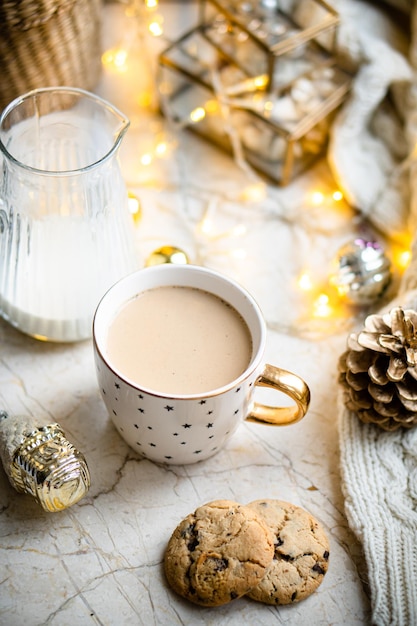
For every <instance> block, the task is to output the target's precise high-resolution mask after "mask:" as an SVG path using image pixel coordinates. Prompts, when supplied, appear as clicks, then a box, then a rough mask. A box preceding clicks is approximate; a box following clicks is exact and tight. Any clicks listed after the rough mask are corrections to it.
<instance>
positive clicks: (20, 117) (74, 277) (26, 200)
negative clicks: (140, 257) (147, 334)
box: [0, 87, 137, 341]
mask: <svg viewBox="0 0 417 626" xmlns="http://www.w3.org/2000/svg"><path fill="white" fill-rule="evenodd" d="M128 126H129V121H128V120H127V119H126V117H125V116H123V115H122V113H121V112H120V111H118V110H117V109H116V108H115V107H113V106H112V105H111V104H109V103H108V102H106V101H105V100H103V99H102V98H100V97H98V96H96V95H94V94H92V93H89V92H87V91H83V90H81V89H72V88H67V87H58V88H56V87H51V88H45V89H36V90H34V91H31V92H29V93H28V94H26V95H24V96H22V97H20V98H17V99H16V100H14V101H13V102H12V103H11V104H9V105H8V106H7V107H6V108H5V109H4V111H3V113H2V115H1V117H0V150H1V153H2V156H3V163H2V170H3V172H2V180H1V181H0V313H1V315H2V316H3V317H4V318H5V319H7V320H8V321H9V322H10V323H11V324H13V325H14V326H15V327H17V328H19V329H20V330H22V331H23V332H25V333H27V334H29V335H32V336H34V337H36V338H38V339H44V340H50V341H77V340H81V339H85V338H88V337H90V336H91V330H92V317H93V314H94V310H95V308H96V305H97V304H98V301H99V299H100V298H101V296H102V295H104V293H105V291H106V290H107V289H108V288H109V287H110V286H111V285H112V284H113V283H114V282H116V281H117V280H118V279H119V278H121V277H122V276H124V275H125V274H128V273H130V272H131V271H133V270H134V269H136V267H137V264H136V251H135V243H134V233H133V220H132V219H131V217H130V215H129V212H128V208H127V202H128V197H127V190H126V187H125V183H124V181H123V178H122V175H121V171H120V168H119V163H118V158H117V156H118V149H119V147H120V144H121V141H122V139H123V136H124V134H125V132H126V130H127V129H128Z"/></svg>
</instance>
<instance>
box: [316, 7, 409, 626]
mask: <svg viewBox="0 0 417 626" xmlns="http://www.w3.org/2000/svg"><path fill="white" fill-rule="evenodd" d="M389 1H390V5H391V6H392V7H395V9H396V10H400V11H401V12H402V15H403V17H404V18H405V19H404V20H402V27H401V26H400V25H399V21H398V20H397V19H395V18H393V17H392V16H390V15H389V13H386V12H382V10H381V7H382V6H383V5H381V4H379V6H378V5H377V4H376V3H375V4H372V3H369V4H366V3H363V2H358V1H357V0H339V1H338V2H335V3H334V4H335V6H336V8H338V9H339V11H340V14H341V18H342V26H341V31H340V42H339V44H340V48H341V50H342V51H343V50H344V51H345V52H346V54H347V56H348V57H349V58H350V59H351V60H353V61H354V62H355V63H356V67H357V70H358V71H357V75H356V78H355V82H354V87H353V93H352V97H351V99H350V101H349V102H348V103H347V104H346V106H345V107H344V109H343V111H342V112H341V114H340V115H339V117H338V119H337V120H336V122H335V124H334V128H333V130H332V138H331V144H330V147H329V153H328V157H329V163H330V165H331V167H332V170H333V173H334V175H335V177H336V179H337V180H338V181H339V183H340V185H341V187H342V189H344V191H345V193H346V196H347V197H348V199H349V200H350V202H351V203H352V204H353V205H354V206H356V207H357V208H358V209H359V210H360V211H361V212H362V213H363V215H365V216H366V217H367V218H368V220H369V221H370V222H371V223H373V224H374V225H375V226H377V227H378V228H379V229H380V230H381V231H382V232H384V233H385V234H386V235H387V236H389V237H394V238H395V237H398V238H401V237H402V236H404V234H405V233H407V232H408V234H409V236H410V237H411V239H413V233H415V232H416V223H417V219H416V216H417V176H416V172H415V167H416V140H417V132H416V129H417V106H416V102H417V98H416V94H417V78H416V76H417V3H415V2H414V0H389ZM359 14H360V15H361V16H362V20H361V19H358V18H359ZM397 15H398V14H397ZM365 16H366V19H363V18H364V17H365ZM400 21H401V20H400ZM361 23H362V25H363V26H362V29H361V28H358V25H359V24H361ZM404 24H405V25H406V26H407V25H408V26H410V30H411V33H408V32H406V30H407V29H405V30H404ZM355 29H356V31H357V32H356V31H355ZM360 31H361V32H360ZM388 94H389V96H390V98H389V103H390V106H391V107H392V108H389V109H387V108H386V105H387V102H388V99H387V96H388ZM416 287H417V237H414V243H413V250H412V263H411V265H410V267H409V269H408V271H407V272H406V274H405V276H404V278H403V280H402V284H401V287H400V290H399V293H398V295H397V297H396V302H395V303H391V305H390V306H388V307H386V308H385V310H389V309H390V308H391V306H394V305H401V306H403V307H404V308H413V309H416V308H417V295H416V294H417V291H416ZM338 414H339V433H340V439H339V440H340V466H341V477H342V488H343V493H344V496H345V508H346V515H347V518H348V522H349V525H350V527H351V528H352V530H353V531H354V533H355V534H356V536H357V538H358V539H359V541H360V542H361V544H362V546H363V551H364V555H365V558H366V564H367V570H368V579H369V587H370V593H371V604H372V619H373V623H374V624H376V625H378V626H380V625H384V626H385V625H391V626H394V625H395V626H413V625H415V624H417V428H414V429H411V430H405V429H400V430H398V431H396V432H385V431H382V430H381V429H380V428H378V427H377V426H375V425H374V424H363V423H362V422H361V421H360V420H359V419H358V417H357V415H356V414H355V413H354V412H352V411H350V410H348V409H347V408H346V407H345V406H344V405H343V403H342V394H341V393H340V394H339V407H338Z"/></svg>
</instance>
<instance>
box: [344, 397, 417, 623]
mask: <svg viewBox="0 0 417 626" xmlns="http://www.w3.org/2000/svg"><path fill="white" fill-rule="evenodd" d="M339 433H340V448H341V473H342V483H343V491H344V495H345V509H346V515H347V518H348V522H349V526H350V527H351V529H352V530H353V531H354V533H355V534H356V536H357V538H358V540H359V541H360V542H361V543H362V546H363V551H364V554H365V558H366V563H367V568H368V578H369V585H370V590H371V603H372V617H373V623H374V624H377V625H378V626H380V625H384V626H388V625H392V626H394V625H396V626H414V625H415V624H417V429H413V430H410V431H407V432H405V433H404V432H402V431H401V432H396V433H389V432H388V433H385V432H383V431H381V430H380V429H379V428H378V427H377V426H374V425H370V424H362V422H360V421H359V420H358V418H357V416H356V414H354V413H352V412H351V411H348V410H347V409H346V408H345V407H342V406H341V407H340V410H339Z"/></svg>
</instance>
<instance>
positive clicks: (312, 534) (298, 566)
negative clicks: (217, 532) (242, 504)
mask: <svg viewBox="0 0 417 626" xmlns="http://www.w3.org/2000/svg"><path fill="white" fill-rule="evenodd" d="M247 506H248V507H249V508H251V509H252V510H254V511H256V513H258V515H260V516H262V517H263V518H264V520H265V521H266V523H267V524H268V526H269V528H270V530H271V531H272V532H273V534H274V536H275V554H274V558H273V560H272V562H271V564H270V565H269V567H268V569H267V572H266V574H265V576H264V578H263V579H262V581H261V582H260V583H259V584H258V585H257V586H256V587H254V588H253V589H251V590H250V591H249V592H248V594H247V595H248V596H249V597H250V598H252V599H253V600H258V601H259V602H264V603H266V604H274V605H279V604H291V603H293V602H299V601H300V600H303V599H304V598H306V597H307V596H309V595H310V594H312V593H313V592H314V591H315V590H316V589H317V587H318V586H319V585H320V583H321V582H322V580H323V577H324V575H325V573H326V572H327V568H328V561H329V541H328V539H327V536H326V533H325V531H324V529H323V528H322V526H321V524H320V523H319V522H318V521H317V520H316V519H315V518H314V517H313V516H312V515H311V514H310V513H308V512H307V511H305V510H304V509H302V508H300V507H297V506H295V505H293V504H290V503H288V502H282V501H280V500H256V501H255V502H251V503H250V504H249V505H247Z"/></svg>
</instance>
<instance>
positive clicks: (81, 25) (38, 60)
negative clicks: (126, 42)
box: [0, 0, 102, 110]
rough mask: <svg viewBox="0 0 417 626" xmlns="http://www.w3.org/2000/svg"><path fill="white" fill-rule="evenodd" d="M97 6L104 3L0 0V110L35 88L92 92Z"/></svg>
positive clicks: (96, 53)
mask: <svg viewBox="0 0 417 626" xmlns="http://www.w3.org/2000/svg"><path fill="white" fill-rule="evenodd" d="M101 7H102V0H0V67H1V74H0V110H2V109H3V108H4V107H5V106H6V104H8V103H9V102H11V101H12V100H13V99H14V98H16V97H17V96H20V95H22V94H24V93H26V92H27V91H29V90H31V89H35V88H38V87H50V86H58V85H66V86H70V87H81V88H83V89H87V90H91V89H93V88H94V86H95V85H96V84H97V82H98V79H99V76H100V69H101V59H100V53H101V45H100V33H101V28H100V26H101Z"/></svg>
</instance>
